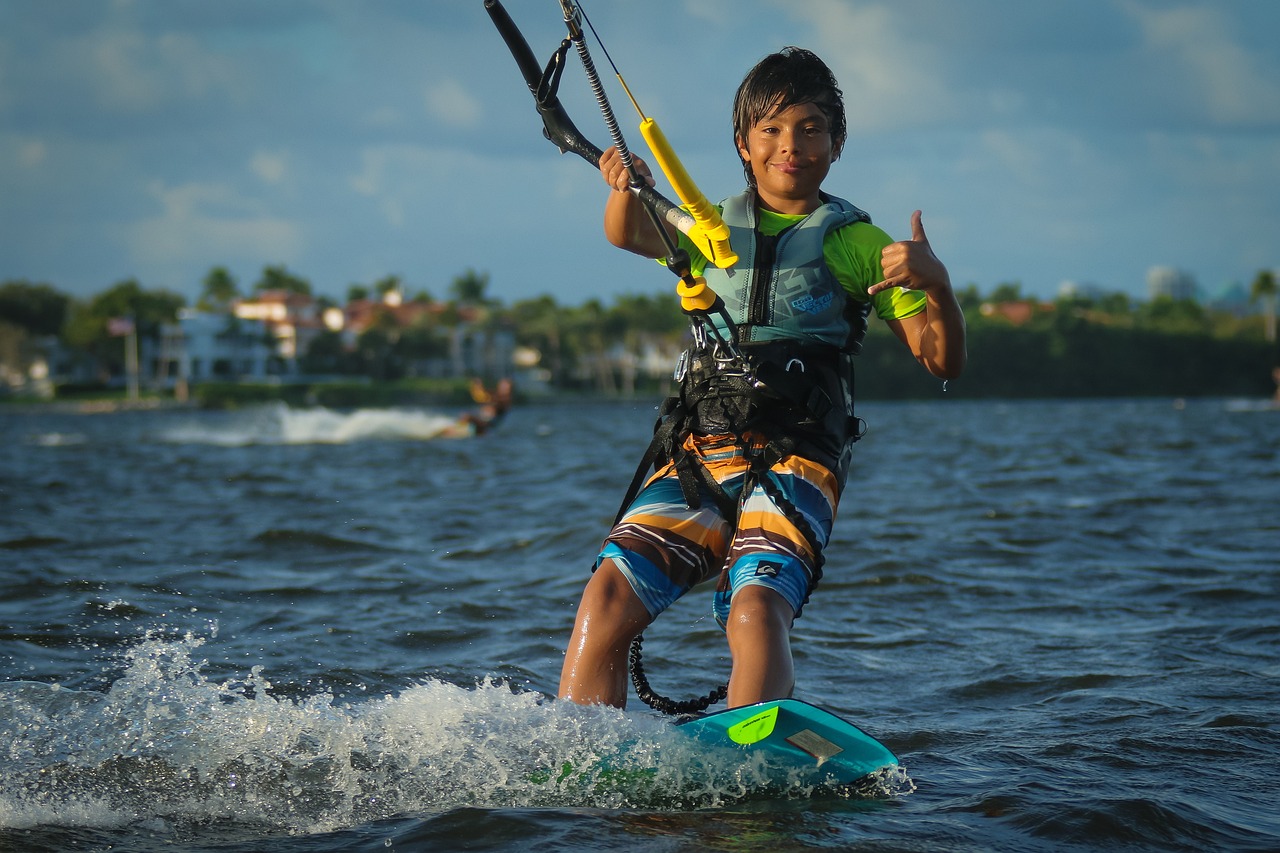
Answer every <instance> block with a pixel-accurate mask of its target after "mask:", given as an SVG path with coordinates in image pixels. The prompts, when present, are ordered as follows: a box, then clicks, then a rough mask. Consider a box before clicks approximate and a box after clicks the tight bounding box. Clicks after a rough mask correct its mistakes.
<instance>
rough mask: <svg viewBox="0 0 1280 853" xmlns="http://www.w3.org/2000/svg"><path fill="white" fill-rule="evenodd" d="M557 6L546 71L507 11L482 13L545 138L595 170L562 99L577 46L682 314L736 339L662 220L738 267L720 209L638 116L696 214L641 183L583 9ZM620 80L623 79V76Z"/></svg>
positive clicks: (490, 3) (491, 0)
mask: <svg viewBox="0 0 1280 853" xmlns="http://www.w3.org/2000/svg"><path fill="white" fill-rule="evenodd" d="M560 5H561V9H562V10H563V12H564V19H565V24H566V25H567V26H568V28H569V36H568V37H567V38H565V39H564V40H562V41H561V43H560V47H559V48H558V49H557V50H556V52H555V53H554V54H552V56H551V59H550V60H549V61H548V63H547V65H546V68H545V69H544V68H542V67H541V66H539V64H538V61H537V59H536V58H535V57H534V55H533V51H532V50H531V49H530V48H529V43H528V42H527V41H526V40H525V38H524V35H523V34H522V33H521V32H520V29H519V28H518V27H517V26H516V24H515V22H514V21H512V20H511V16H510V15H509V14H507V10H506V9H505V8H504V7H503V5H502V3H501V2H500V0H485V2H484V6H485V10H486V11H487V12H488V13H489V17H490V19H491V20H492V21H493V23H494V26H495V27H497V29H498V33H499V34H500V35H501V36H502V40H503V41H504V42H506V44H507V49H508V50H510V51H511V55H512V56H513V57H514V58H515V61H516V65H517V67H518V68H519V69H520V74H521V76H522V77H524V81H525V85H526V86H528V87H529V91H530V93H532V94H533V99H534V103H535V105H536V108H537V110H538V115H540V116H541V117H542V128H543V130H542V132H543V135H544V136H545V137H546V138H547V139H548V140H550V141H551V143H552V144H554V145H555V146H556V147H557V148H559V149H560V151H561V153H566V152H571V153H574V154H577V155H578V156H579V157H581V158H582V159H583V160H586V161H587V162H588V163H590V164H591V165H592V166H593V167H596V168H599V165H600V157H601V155H602V154H603V152H602V151H601V150H600V148H598V147H597V146H595V145H594V144H592V143H591V142H590V141H589V140H587V139H586V137H584V136H583V135H582V133H581V131H579V130H578V128H577V126H576V125H575V124H574V123H573V120H572V119H571V118H569V115H568V113H567V112H565V109H564V106H563V105H562V104H561V103H560V98H559V89H560V78H561V75H562V74H563V73H564V59H565V56H566V55H567V53H568V50H569V46H570V45H571V44H573V45H576V46H577V50H578V54H579V57H580V58H581V59H582V63H583V67H584V69H585V70H586V72H587V77H588V80H589V82H590V84H591V88H592V91H593V93H594V94H595V96H596V101H597V103H598V104H599V106H600V110H601V113H602V114H603V116H604V118H605V123H606V125H607V126H608V128H609V132H610V135H611V137H612V139H613V142H614V145H615V147H616V148H617V149H618V152H619V155H620V156H621V159H622V161H623V164H624V165H625V166H626V167H627V170H628V173H629V184H630V191H631V192H633V193H635V194H636V195H637V196H638V197H639V199H640V201H641V203H642V204H643V205H644V208H645V210H646V211H647V212H648V214H649V216H650V218H652V219H653V221H654V225H655V227H656V229H657V231H658V234H659V236H660V237H661V238H662V239H663V242H664V244H665V245H666V247H667V259H666V261H667V266H668V268H670V269H671V271H672V272H673V273H675V274H676V275H677V276H679V278H680V284H679V285H678V286H677V288H676V293H677V294H678V295H679V296H680V304H681V307H682V308H683V309H684V310H685V311H686V312H687V313H690V314H694V313H703V314H705V313H708V312H716V313H719V314H720V315H721V316H722V317H723V319H724V321H725V323H726V327H727V328H728V329H729V330H730V332H731V334H732V333H733V331H734V324H733V321H732V319H731V318H730V317H729V315H728V312H727V311H726V310H725V308H724V301H723V300H721V299H720V298H719V297H718V296H717V295H716V294H715V292H714V291H712V290H711V289H710V288H709V287H707V285H706V281H705V280H703V278H702V277H701V276H694V275H693V274H692V272H691V269H690V262H689V256H688V253H687V252H685V251H684V250H683V249H680V248H678V247H677V246H676V244H675V243H674V241H672V240H671V238H670V236H669V235H668V234H667V231H666V228H665V227H664V226H663V222H664V221H665V222H666V223H668V224H670V225H672V226H673V227H675V228H676V229H678V230H679V231H681V232H683V233H684V234H685V235H687V236H688V237H689V239H690V240H691V241H692V242H693V243H694V245H696V246H697V247H698V249H699V250H700V251H702V253H703V254H704V255H705V256H706V257H707V258H708V259H710V260H711V261H712V263H715V264H716V265H717V266H720V267H727V266H730V265H732V264H733V263H735V262H736V261H737V256H736V255H734V254H733V253H732V252H731V251H730V249H729V241H728V236H729V230H728V228H727V227H726V226H725V225H724V223H723V222H722V221H721V220H720V216H719V213H718V212H717V211H716V209H715V208H714V207H713V206H712V205H710V204H709V203H708V202H707V200H706V197H705V196H703V195H702V193H701V191H699V190H698V188H697V186H696V184H694V182H693V180H692V178H690V177H689V175H688V173H687V172H686V171H685V170H684V167H683V166H682V165H681V164H680V161H679V159H678V158H677V157H676V156H675V153H674V151H672V149H671V146H670V144H669V143H668V142H667V141H666V138H665V136H663V134H662V131H661V130H660V129H659V128H658V127H657V124H656V123H655V122H654V121H653V120H652V119H650V118H647V117H645V116H644V114H643V112H641V117H642V118H644V122H643V123H642V124H641V133H642V134H643V135H644V137H645V140H646V141H647V142H648V143H649V145H650V148H651V149H653V151H654V157H655V160H656V161H657V163H658V165H659V167H660V168H662V170H663V172H664V173H665V174H666V175H667V177H668V179H669V180H670V181H671V183H672V185H673V186H674V187H675V188H676V192H677V194H679V196H680V198H681V200H682V201H683V202H684V203H685V204H687V205H689V207H690V210H691V211H692V213H690V212H688V211H685V210H684V209H682V208H680V207H678V206H676V205H675V204H674V203H672V202H671V201H670V200H669V199H667V198H666V197H665V196H663V195H662V194H661V193H659V192H658V191H657V190H655V189H654V188H653V187H651V186H649V185H648V183H646V182H645V181H644V180H643V179H641V178H640V176H639V175H638V173H637V172H636V169H635V167H634V165H633V163H632V158H631V154H630V151H629V150H628V149H627V145H626V142H625V140H624V139H623V138H622V133H621V131H620V130H619V129H618V124H617V120H616V119H615V118H614V116H613V110H612V108H611V107H610V106H609V101H608V97H607V96H606V95H605V92H604V88H603V86H602V85H601V84H600V79H599V76H598V75H597V74H596V70H595V65H594V63H593V62H592V61H591V57H590V53H589V52H588V50H587V47H586V40H585V36H584V34H583V32H582V27H581V24H580V20H579V18H580V14H581V13H580V9H579V8H577V7H575V6H574V4H573V3H572V2H571V0H561V3H560ZM612 62H613V60H612V59H610V63H611V64H612ZM614 70H615V72H616V71H617V67H616V66H615V67H614ZM618 79H619V80H620V81H621V80H622V76H621V75H620V74H619V75H618ZM623 88H624V89H625V88H626V83H625V81H623ZM627 96H628V97H631V92H630V91H629V90H628V91H627ZM631 102H632V104H635V103H636V102H635V98H634V97H631ZM636 110H637V111H639V110H640V108H639V106H638V105H636Z"/></svg>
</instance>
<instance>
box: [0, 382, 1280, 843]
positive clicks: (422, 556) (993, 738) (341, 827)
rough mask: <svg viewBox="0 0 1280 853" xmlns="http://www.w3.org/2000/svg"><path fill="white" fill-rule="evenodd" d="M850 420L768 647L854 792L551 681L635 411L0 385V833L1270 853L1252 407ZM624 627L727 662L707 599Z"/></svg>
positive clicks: (1277, 791)
mask: <svg viewBox="0 0 1280 853" xmlns="http://www.w3.org/2000/svg"><path fill="white" fill-rule="evenodd" d="M860 414H861V415H862V416H863V417H864V418H865V419H866V420H867V421H868V423H869V425H870V431H869V433H868V435H867V437H866V438H865V439H864V440H863V441H862V443H861V444H860V445H859V446H858V451H857V457H856V460H855V465H854V471H853V475H852V478H851V485H850V487H849V490H848V492H847V493H846V498H845V501H844V505H843V506H842V508H841V513H840V518H839V519H838V521H837V528H836V535H835V538H834V540H833V544H832V547H831V549H830V552H829V557H828V562H827V569H826V577H825V578H824V580H823V582H822V585H821V587H820V588H819V590H818V591H817V593H816V594H815V596H814V598H813V600H812V602H811V603H810V605H809V607H808V608H807V610H806V614H805V616H804V618H803V619H801V620H800V621H799V622H798V623H797V625H796V629H795V634H794V636H795V653H796V664H797V676H798V686H797V696H798V697H799V698H802V699H806V700H808V701H810V702H814V703H816V704H818V705H822V706H824V707H826V708H829V709H831V710H833V711H835V712H837V713H839V714H841V715H843V716H845V717H847V718H849V719H850V720H852V721H854V722H855V723H857V724H858V725H860V726H862V727H863V728H864V729H866V730H867V731H869V732H870V733H872V734H874V735H875V736H877V737H878V738H880V739H881V740H882V741H884V742H885V743H886V744H887V745H888V746H889V747H890V748H892V749H893V750H894V751H895V752H896V753H897V754H898V755H899V757H900V758H901V761H902V766H903V771H902V773H900V774H898V775H896V776H893V777H892V778H885V779H883V780H881V783H880V784H879V785H877V786H875V787H874V788H872V789H871V790H868V791H864V792H862V793H861V794H859V795H857V796H853V795H848V794H841V793H839V792H830V791H809V790H804V789H792V790H788V791H786V792H784V793H783V794H781V795H779V794H778V793H777V792H776V791H771V790H770V789H769V788H768V787H767V785H766V779H765V777H764V775H763V774H762V773H761V772H760V768H759V767H758V766H757V765H756V764H755V763H754V762H752V761H746V762H742V761H738V760H736V758H735V759H733V760H729V759H725V758H723V757H712V758H709V759H706V760H701V761H700V760H697V759H696V758H695V757H694V756H691V755H688V754H687V752H682V749H683V745H682V741H681V740H680V738H679V737H677V736H676V735H675V734H674V732H673V730H672V728H671V727H670V726H669V725H668V724H667V723H666V722H665V721H664V720H663V719H661V718H660V717H659V716H658V715H657V714H655V713H654V712H652V711H649V710H648V709H647V708H644V707H643V706H642V705H639V703H637V702H635V701H634V700H633V702H632V704H631V706H630V707H629V709H628V710H627V711H625V712H620V711H614V710H606V709H598V708H595V709H592V708H586V709H584V708H577V707H574V706H568V705H563V704H562V703H558V702H555V701H552V700H550V699H549V698H548V696H549V694H553V693H554V691H555V686H556V681H557V679H558V675H559V667H560V661H561V655H562V651H563V645H564V643H565V640H566V638H567V635H568V632H569V628H570V626H571V623H572V618H573V613H574V608H575V606H576V601H577V595H578V593H579V591H580V590H581V587H582V584H583V583H584V582H585V580H586V578H587V575H588V570H589V566H590V563H591V560H592V558H593V556H594V553H595V550H596V548H597V546H598V544H599V540H600V538H601V537H602V536H603V534H604V532H605V529H606V527H607V525H608V524H609V522H610V521H611V519H612V517H613V514H614V511H615V510H616V506H617V501H618V500H619V499H620V497H621V493H622V491H623V489H624V487H625V484H626V483H627V482H628V480H629V478H630V475H631V473H632V470H633V468H634V465H635V462H636V460H637V459H638V456H639V454H640V453H641V451H642V449H643V447H644V445H645V443H646V441H647V433H648V430H649V428H650V426H651V423H652V418H653V411H652V401H644V402H637V403H635V404H596V405H586V404H584V405H555V406H530V407H525V408H517V409H516V410H514V411H513V412H512V413H511V415H510V416H509V418H508V419H507V421H506V422H504V423H503V424H502V425H501V426H500V428H499V429H498V430H497V431H496V432H494V433H492V434H490V435H486V436H483V437H480V438H476V439H444V438H439V437H438V435H439V434H440V432H441V430H442V429H443V428H444V427H445V426H446V425H447V424H448V423H449V422H450V420H451V417H452V413H449V412H439V411H426V410H382V411H357V412H331V411H323V410H291V409H287V408H284V407H278V406H272V407H263V408H260V409H251V410H244V411H239V412H232V413H210V412H197V411H187V410H179V411H152V412H120V413H114V414H96V415H78V414H68V413H55V412H49V411H38V412H36V411H23V410H17V409H12V410H4V409H0V577H3V580H4V591H5V593H4V595H3V596H2V597H0V850H15V851H64V850H117V851H120V850H137V851H149V850H169V851H172V850H209V851H212V850H217V851H261V850H272V851H286V853H291V852H292V851H327V850H344V851H375V850H376V851H386V850H393V851H394V850H403V851H407V850H485V851H505V850H512V851H514V850H522V851H523V850H557V851H596V850H622V849H626V850H657V851H684V850H690V851H692V850H728V851H755V850H768V851H779V850H854V851H890V850H902V851H993V850H994V851H1062V850H1067V851H1071V850H1080V851H1085V850H1120V849H1123V850H1127V851H1147V850H1151V851H1157V850H1159V851H1164V850H1188V851H1191V850H1195V851H1202V850H1242V851H1243V850H1248V851H1264V850H1267V851H1273V850H1277V849H1280V781H1277V776H1278V774H1277V768H1278V767H1280V411H1276V410H1270V409H1267V408H1266V407H1264V406H1259V405H1255V404H1254V403H1253V402H1251V401H1232V400H1189V401H1186V402H1185V403H1183V402H1180V401H1171V400H1119V401H1115V400H1113V401H1069V402H1068V401H1061V402H1017V403H1012V402H1010V403H999V402H981V403H979V402H970V401H964V400H962V399H958V398H954V399H952V398H949V397H948V395H946V394H941V395H940V396H939V398H938V399H937V400H933V401H929V402H921V403H901V404H866V405H864V406H863V407H862V408H861V411H860ZM646 640H647V641H646V644H645V660H646V664H647V670H648V674H649V677H650V679H651V681H652V682H653V684H654V686H655V687H656V688H657V689H659V690H660V691H661V692H664V693H667V694H668V695H674V696H678V697H683V696H692V695H695V694H701V693H705V692H706V691H707V690H708V689H710V688H711V687H713V686H715V685H716V684H718V683H719V682H720V681H722V680H723V678H724V677H725V675H726V669H727V656H726V654H725V650H724V641H723V638H722V635H721V634H720V633H719V631H718V629H717V628H716V627H715V624H714V622H713V620H712V619H711V616H710V601H709V596H708V595H707V594H705V593H697V592H696V593H695V594H694V595H692V596H690V597H689V598H688V599H687V600H685V601H683V602H681V603H680V604H678V605H677V606H676V607H675V608H673V610H672V611H670V612H669V613H667V614H666V615H665V616H664V617H663V619H662V620H661V621H660V622H659V623H658V624H657V625H655V626H654V627H653V628H652V629H651V630H650V631H649V632H648V634H647V638H646ZM623 745H625V746H626V750H627V755H628V759H627V760H628V762H629V764H628V769H629V770H631V769H634V770H635V771H637V772H636V773H635V774H633V775H632V774H626V773H624V774H616V773H615V774H608V773H601V772H599V768H600V766H601V763H600V760H601V758H602V757H607V756H609V755H610V754H613V753H615V752H616V751H617V750H618V749H620V748H622V746H623ZM566 766H567V767H572V768H575V770H574V772H570V773H564V772H562V768H565V767H566Z"/></svg>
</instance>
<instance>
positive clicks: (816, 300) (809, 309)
mask: <svg viewBox="0 0 1280 853" xmlns="http://www.w3.org/2000/svg"><path fill="white" fill-rule="evenodd" d="M834 297H835V294H834V293H831V292H830V291H828V292H827V293H824V294H822V295H821V296H812V295H807V296H801V297H800V298H799V299H793V300H791V307H792V308H794V309H796V310H797V311H803V312H805V313H806V314H817V313H819V312H822V311H825V310H827V307H828V306H829V305H831V300H832V299H833V298H834Z"/></svg>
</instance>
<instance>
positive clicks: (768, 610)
mask: <svg viewBox="0 0 1280 853" xmlns="http://www.w3.org/2000/svg"><path fill="white" fill-rule="evenodd" d="M794 618H795V611H794V610H792V608H791V605H790V604H789V603H787V600H786V599H785V598H783V597H782V595H781V594H780V593H779V592H777V591H776V590H773V589H770V588H768V587H766V586H758V585H754V584H753V585H750V586H745V587H743V588H742V589H740V590H738V591H737V592H736V593H735V594H734V596H733V602H732V604H731V605H730V607H729V622H728V625H727V629H728V630H729V631H731V632H735V633H736V632H737V631H763V632H769V633H772V632H782V633H786V632H789V631H790V630H791V623H792V621H793V620H794Z"/></svg>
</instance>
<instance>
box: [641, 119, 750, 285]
mask: <svg viewBox="0 0 1280 853" xmlns="http://www.w3.org/2000/svg"><path fill="white" fill-rule="evenodd" d="M640 134H641V135H642V136H644V141H645V142H647V143H648V144H649V150H650V151H652V152H653V158H654V160H656V161H657V163H658V168H660V169H662V173H663V174H664V175H666V176H667V180H668V181H670V182H671V186H672V187H673V188H674V189H675V191H676V195H678V196H680V201H682V202H684V204H685V206H686V207H688V208H689V213H690V214H692V215H693V219H694V222H695V223H696V226H697V227H696V228H695V229H693V230H691V231H689V232H687V233H688V236H689V238H690V239H691V240H693V242H694V243H695V244H696V245H697V247H698V249H699V250H700V251H701V252H702V253H703V254H704V255H706V256H707V259H708V260H709V261H711V263H713V264H715V265H716V266H718V267H719V268H720V269H725V268H726V267H731V266H733V265H734V264H736V263H737V262H738V256H737V255H736V254H734V252H733V249H732V248H730V246H729V226H728V225H725V224H724V220H722V219H721V218H720V212H719V211H717V210H716V209H715V206H714V205H712V204H711V202H709V201H707V197H706V196H704V195H703V194H702V190H700V189H698V185H697V184H695V183H694V182H693V178H691V177H689V173H688V172H686V171H685V169H684V165H683V164H681V162H680V158H679V157H677V156H676V152H675V151H673V150H672V148H671V143H670V142H667V137H666V135H665V134H663V132H662V128H660V127H658V123H657V122H656V121H654V120H653V119H651V118H648V117H645V119H644V121H642V122H640ZM703 287H704V288H705V287H706V285H705V283H704V284H703ZM680 295H681V297H682V298H683V297H684V296H685V294H683V293H681V294H680ZM712 298H714V295H713V297H712Z"/></svg>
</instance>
